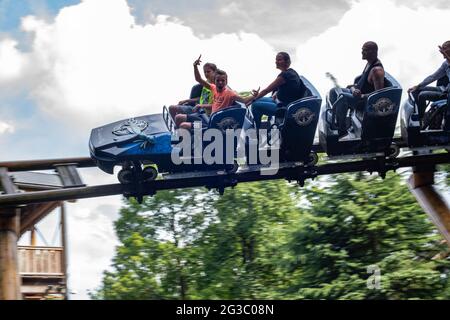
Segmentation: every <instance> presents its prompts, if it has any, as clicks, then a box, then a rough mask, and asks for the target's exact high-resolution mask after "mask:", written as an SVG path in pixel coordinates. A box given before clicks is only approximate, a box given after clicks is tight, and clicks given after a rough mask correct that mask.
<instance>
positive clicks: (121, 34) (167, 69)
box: [0, 0, 450, 299]
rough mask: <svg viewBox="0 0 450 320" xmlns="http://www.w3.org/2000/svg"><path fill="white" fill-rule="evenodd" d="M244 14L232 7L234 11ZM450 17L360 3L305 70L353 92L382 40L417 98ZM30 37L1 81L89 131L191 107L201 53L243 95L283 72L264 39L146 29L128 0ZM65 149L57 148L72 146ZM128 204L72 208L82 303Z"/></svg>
mask: <svg viewBox="0 0 450 320" xmlns="http://www.w3.org/2000/svg"><path fill="white" fill-rule="evenodd" d="M234 9H235V8H233V6H231V7H228V9H227V10H228V13H229V12H231V11H233V10H234ZM223 13H227V11H225V12H223ZM449 14H450V12H449V10H448V9H447V10H437V9H433V8H424V7H420V8H419V9H418V10H417V11H415V10H413V9H410V8H407V7H396V6H395V5H394V4H393V3H392V2H391V1H388V0H379V1H365V0H364V1H361V2H357V3H356V2H355V3H354V4H353V6H352V9H351V10H349V11H348V12H347V13H346V14H345V15H344V16H343V17H342V19H341V20H340V21H339V23H338V24H337V25H336V26H334V27H332V28H330V29H328V30H327V31H325V32H323V33H321V34H320V35H318V36H316V37H313V38H311V39H310V40H308V41H306V42H305V43H303V44H302V45H300V46H298V47H297V54H296V55H295V56H293V67H294V68H296V69H297V70H298V71H299V72H300V73H302V74H304V75H306V76H307V77H308V78H309V79H310V80H311V81H312V82H313V83H314V84H315V85H316V86H317V88H318V89H319V91H320V93H321V94H322V96H323V97H324V96H325V94H326V92H327V90H328V89H329V88H330V87H331V83H330V81H329V80H327V79H326V78H325V76H324V74H325V72H327V71H329V72H332V73H333V74H334V75H335V76H336V77H337V78H338V79H339V81H340V83H341V85H345V84H348V83H350V82H351V81H352V80H353V78H354V77H355V76H356V75H358V74H359V73H360V72H361V70H362V69H363V67H364V62H363V61H361V56H360V48H361V46H362V44H363V42H365V41H367V40H374V41H376V42H377V43H378V44H379V47H380V58H381V60H382V61H383V63H384V65H385V67H386V70H387V71H388V72H390V73H391V74H393V75H394V76H395V77H396V78H397V79H398V80H399V81H400V82H401V83H402V84H403V86H404V88H407V87H408V86H410V85H413V84H415V83H417V82H418V81H420V80H421V79H422V78H424V77H425V76H426V75H427V74H428V73H430V72H432V71H433V70H434V69H435V68H437V66H438V65H439V64H440V62H441V61H442V57H441V55H440V54H439V52H438V51H437V50H436V49H437V45H438V44H440V43H442V42H443V41H445V40H447V39H448V34H447V30H449V28H450V20H449V19H448V16H449ZM280 21H282V22H283V23H284V22H285V21H284V20H283V19H282V17H281V18H280ZM261 23H264V21H263V22H261ZM286 23H287V22H286ZM22 28H23V29H24V30H25V31H26V32H29V33H31V34H32V35H33V36H34V38H33V44H32V48H31V52H30V53H27V54H25V53H21V52H20V51H18V50H17V48H16V42H15V41H14V40H3V41H2V42H0V48H3V51H1V49H0V52H4V53H3V54H1V53H0V66H2V65H5V66H7V68H5V69H4V70H2V68H0V82H1V79H9V80H8V81H10V80H12V79H15V80H14V81H15V83H19V81H18V79H22V80H23V81H24V82H25V81H27V82H25V83H26V85H27V87H28V88H29V89H30V90H31V91H32V94H33V97H34V99H35V100H36V101H37V103H38V105H39V107H40V108H41V109H42V110H44V111H45V112H47V113H48V114H50V115H54V116H56V117H58V118H61V119H65V121H67V122H74V123H75V124H77V125H78V126H79V128H77V129H76V130H78V131H79V132H86V131H88V130H89V129H90V128H92V127H94V126H97V125H102V124H105V123H108V122H110V121H115V120H119V119H121V118H126V117H130V116H136V115H139V114H149V113H157V112H160V111H161V107H162V105H164V104H166V105H168V104H172V103H175V102H177V101H178V100H180V99H181V98H184V97H185V96H187V95H188V93H189V91H190V86H191V85H192V84H193V75H192V62H193V60H194V59H196V58H197V57H198V55H199V54H200V53H202V54H203V59H202V60H203V62H207V61H210V62H215V63H217V65H218V66H219V67H220V68H223V69H224V70H226V71H227V72H228V74H229V81H230V85H231V87H233V88H234V89H236V90H248V89H252V88H256V87H258V86H261V87H265V86H266V85H268V84H269V83H270V81H271V80H272V79H273V78H274V77H275V76H276V74H277V73H278V72H277V71H276V70H275V67H274V54H275V52H274V50H273V48H272V47H271V46H269V45H268V44H267V43H266V42H265V41H264V40H263V39H261V38H260V37H259V36H256V35H254V34H248V33H233V34H218V35H215V36H214V37H212V38H207V39H203V38H199V37H197V36H195V35H194V34H193V32H192V30H191V29H190V28H189V27H188V26H183V25H181V23H179V22H177V21H176V20H175V21H172V20H170V21H169V19H168V17H164V16H159V17H158V18H157V21H156V22H155V23H154V24H147V25H137V24H136V23H135V21H134V19H133V17H132V16H131V15H130V13H129V8H128V6H127V5H126V2H125V0H85V1H83V2H82V3H81V4H79V5H76V6H71V7H67V8H64V9H63V10H61V11H60V13H59V14H58V16H57V17H56V18H55V19H54V21H53V22H45V21H43V20H38V19H36V18H35V17H32V16H29V17H26V18H24V19H23V23H22ZM236 28H238V26H236ZM293 42H295V39H293ZM6 61H8V62H6ZM8 68H10V69H8ZM7 69H8V70H9V71H5V70H7ZM2 77H3V78H2ZM11 128H12V129H11ZM11 130H14V126H12V125H11V124H9V123H5V122H0V134H1V133H5V132H12V131H11ZM53 139H55V145H58V144H59V143H64V140H60V141H58V140H57V137H54V138H53ZM82 173H83V178H84V181H85V182H86V183H87V184H90V185H92V184H102V183H112V182H116V178H115V177H113V176H108V175H104V174H99V173H98V171H96V170H95V169H91V171H89V170H83V172H82ZM120 205H121V197H119V196H116V197H106V198H105V197H103V198H98V199H89V200H79V201H78V202H76V203H74V204H69V205H68V220H69V221H68V228H69V240H70V247H69V249H70V251H69V254H70V256H69V259H70V261H69V262H70V270H69V271H70V278H69V279H70V286H71V289H75V290H76V291H78V293H79V294H78V295H76V296H73V297H72V298H74V299H77V298H87V295H86V290H87V289H94V288H95V287H96V286H98V285H99V284H100V281H101V272H102V271H103V270H104V269H106V268H108V266H109V264H110V259H111V258H112V256H113V253H114V246H115V245H116V244H117V240H116V238H115V234H114V230H113V227H112V223H113V221H114V220H115V219H116V218H117V212H118V209H119V207H120Z"/></svg>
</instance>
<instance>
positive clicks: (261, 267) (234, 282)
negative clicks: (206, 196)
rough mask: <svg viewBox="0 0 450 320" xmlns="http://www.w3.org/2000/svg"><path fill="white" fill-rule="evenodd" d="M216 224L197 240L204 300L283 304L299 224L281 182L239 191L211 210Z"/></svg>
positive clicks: (247, 186)
mask: <svg viewBox="0 0 450 320" xmlns="http://www.w3.org/2000/svg"><path fill="white" fill-rule="evenodd" d="M211 205H212V206H213V207H214V208H215V209H216V211H217V221H216V222H215V223H212V224H211V225H210V226H209V227H208V229H207V230H206V231H205V233H204V235H203V236H202V237H200V238H199V241H198V243H197V244H198V246H199V247H201V248H202V250H201V260H202V261H203V264H204V268H203V272H202V273H201V274H202V277H201V278H199V279H198V280H197V284H198V286H197V288H198V292H199V296H200V297H202V298H205V299H208V298H209V299H216V298H217V299H269V298H283V288H285V286H286V285H288V284H289V283H290V281H291V274H289V272H287V270H286V264H285V263H284V262H286V261H288V260H287V259H286V258H287V256H289V255H290V252H289V250H288V248H287V247H286V245H287V243H288V237H289V234H290V233H291V232H292V231H293V229H294V228H295V226H296V224H297V222H298V221H299V219H300V218H301V217H300V215H301V213H300V211H299V210H298V208H297V207H296V202H295V197H294V193H293V190H292V188H291V187H290V186H289V185H288V184H287V183H286V182H284V181H276V182H274V181H269V182H256V183H248V184H241V185H238V186H237V187H236V188H235V189H234V190H229V191H227V192H226V193H225V195H223V196H222V197H220V198H218V199H217V200H215V201H213V202H212V204H211Z"/></svg>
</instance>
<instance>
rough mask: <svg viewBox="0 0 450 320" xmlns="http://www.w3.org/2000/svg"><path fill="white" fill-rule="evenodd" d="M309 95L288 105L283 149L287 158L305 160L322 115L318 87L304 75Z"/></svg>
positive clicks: (283, 125) (284, 123) (285, 114)
mask: <svg viewBox="0 0 450 320" xmlns="http://www.w3.org/2000/svg"><path fill="white" fill-rule="evenodd" d="M301 78H302V81H303V83H304V84H305V86H306V87H307V93H308V95H307V96H306V97H304V98H301V99H298V100H296V101H293V102H291V103H290V104H288V105H287V107H286V109H285V110H282V111H280V112H279V113H280V115H282V114H283V113H284V121H283V123H282V129H281V137H282V140H281V141H282V144H281V150H282V152H283V153H284V156H285V158H286V159H287V160H290V161H296V160H300V161H303V160H305V158H306V157H307V156H308V154H309V153H310V152H311V147H312V144H313V141H314V135H315V132H316V128H317V123H318V120H319V116H320V106H321V104H322V98H321V96H320V94H319V92H318V91H317V90H316V88H315V87H314V86H313V85H312V84H311V83H310V82H309V81H308V80H307V79H306V78H304V77H301Z"/></svg>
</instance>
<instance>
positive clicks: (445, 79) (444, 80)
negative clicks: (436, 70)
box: [436, 75, 449, 87]
mask: <svg viewBox="0 0 450 320" xmlns="http://www.w3.org/2000/svg"><path fill="white" fill-rule="evenodd" d="M448 83H449V80H448V77H447V76H446V75H445V76H443V77H442V78H440V79H438V81H437V82H436V86H438V87H440V86H443V87H446V86H448Z"/></svg>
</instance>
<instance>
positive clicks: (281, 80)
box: [252, 76, 286, 100]
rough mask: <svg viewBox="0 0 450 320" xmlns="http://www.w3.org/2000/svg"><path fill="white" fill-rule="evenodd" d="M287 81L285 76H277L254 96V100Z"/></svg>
mask: <svg viewBox="0 0 450 320" xmlns="http://www.w3.org/2000/svg"><path fill="white" fill-rule="evenodd" d="M285 83H286V80H284V78H283V77H281V76H279V77H277V78H276V79H275V80H274V81H273V82H272V83H271V84H269V86H268V87H267V88H265V89H263V90H261V91H260V92H259V93H258V94H257V95H256V96H255V97H252V98H253V99H254V100H256V99H259V98H261V97H264V96H265V95H266V94H268V93H269V92H272V91H274V90H276V89H277V88H278V87H279V86H281V85H283V84H285Z"/></svg>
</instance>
